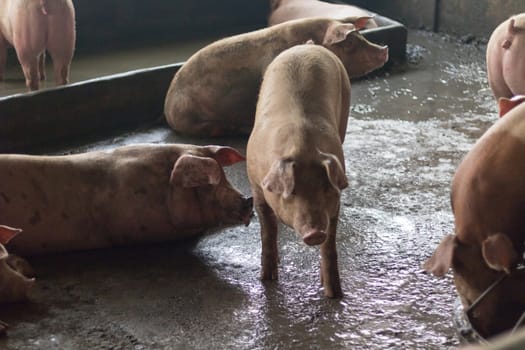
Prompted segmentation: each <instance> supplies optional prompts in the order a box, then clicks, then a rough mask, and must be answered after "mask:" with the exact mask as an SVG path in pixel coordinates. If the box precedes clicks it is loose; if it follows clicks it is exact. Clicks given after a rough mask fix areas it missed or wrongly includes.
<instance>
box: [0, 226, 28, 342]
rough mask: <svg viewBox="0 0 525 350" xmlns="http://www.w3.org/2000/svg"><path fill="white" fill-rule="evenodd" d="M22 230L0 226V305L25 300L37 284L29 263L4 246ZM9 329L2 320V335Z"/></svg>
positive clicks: (0, 326) (0, 324) (0, 323)
mask: <svg viewBox="0 0 525 350" xmlns="http://www.w3.org/2000/svg"><path fill="white" fill-rule="evenodd" d="M20 231H21V230H20V229H15V228H12V227H9V226H4V225H0V304H2V303H11V302H16V301H21V300H25V299H26V298H27V294H28V293H29V290H30V289H31V287H32V286H33V284H34V283H35V279H34V277H31V276H28V273H27V272H28V271H30V270H29V269H27V268H26V266H28V265H27V263H26V262H25V261H23V260H21V259H20V258H18V257H15V256H13V255H9V254H8V253H7V250H6V249H5V247H4V246H3V244H6V243H7V242H9V241H10V240H11V239H12V238H13V237H14V236H16V235H17V234H18V233H20ZM7 328H8V325H7V323H5V322H2V321H1V320H0V335H2V334H4V333H5V332H6V330H7Z"/></svg>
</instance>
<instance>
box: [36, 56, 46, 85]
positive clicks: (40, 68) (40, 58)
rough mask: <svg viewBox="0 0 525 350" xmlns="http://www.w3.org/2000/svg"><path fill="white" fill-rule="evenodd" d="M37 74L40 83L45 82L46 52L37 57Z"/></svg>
mask: <svg viewBox="0 0 525 350" xmlns="http://www.w3.org/2000/svg"><path fill="white" fill-rule="evenodd" d="M38 72H39V73H40V81H44V80H46V52H45V51H44V52H42V53H41V54H40V56H38Z"/></svg>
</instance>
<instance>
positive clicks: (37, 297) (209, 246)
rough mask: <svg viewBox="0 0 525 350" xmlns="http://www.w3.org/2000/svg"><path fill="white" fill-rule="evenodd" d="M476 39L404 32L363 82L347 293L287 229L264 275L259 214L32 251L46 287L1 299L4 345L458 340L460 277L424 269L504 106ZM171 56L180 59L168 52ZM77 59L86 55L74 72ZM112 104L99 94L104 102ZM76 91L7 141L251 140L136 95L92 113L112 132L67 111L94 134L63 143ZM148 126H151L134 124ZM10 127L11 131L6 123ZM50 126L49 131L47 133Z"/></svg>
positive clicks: (241, 180)
mask: <svg viewBox="0 0 525 350" xmlns="http://www.w3.org/2000/svg"><path fill="white" fill-rule="evenodd" d="M468 41H469V43H465V42H463V41H461V40H460V39H458V38H456V37H449V36H444V35H437V34H432V33H429V32H425V31H415V30H412V31H409V33H408V45H407V50H406V51H407V62H406V63H405V64H396V65H393V66H389V67H387V68H386V69H383V70H381V71H379V72H376V73H375V74H372V75H370V76H368V77H366V78H364V79H360V80H356V81H353V83H352V106H351V114H350V118H349V121H348V131H347V137H346V141H345V144H344V151H345V157H346V167H347V175H348V177H349V181H350V186H349V188H347V189H345V190H344V191H343V194H342V203H341V214H340V221H339V227H338V238H337V244H338V252H339V267H340V273H341V279H342V285H343V292H344V293H345V296H344V298H343V299H341V300H329V299H326V298H324V297H323V295H322V291H321V290H320V281H319V252H318V248H312V247H307V246H305V245H304V244H303V243H302V242H300V240H299V239H298V237H296V235H295V233H293V232H292V231H291V230H290V229H287V228H285V229H284V230H283V231H282V233H281V234H280V237H279V249H280V257H281V264H280V276H279V278H280V279H279V281H277V282H269V283H267V282H265V283H263V282H261V281H260V280H259V272H260V239H259V223H258V220H257V217H254V219H253V220H252V223H251V225H250V226H249V227H235V228H229V229H224V230H216V231H214V232H209V234H208V235H207V236H206V237H204V238H202V239H200V240H195V241H190V242H167V243H163V244H156V245H144V246H133V247H122V248H114V249H105V250H96V251H85V252H72V253H64V254H55V255H48V256H38V257H31V258H30V259H29V261H30V262H31V264H32V265H33V266H34V267H35V269H36V271H37V274H38V279H37V284H36V288H35V289H34V290H33V292H32V294H31V301H30V302H28V303H21V304H12V305H1V306H0V319H2V320H4V321H6V322H8V323H9V324H10V325H11V328H10V329H9V332H8V336H7V337H3V338H0V348H1V349H7V350H14V349H212V348H213V349H305V348H307V349H369V348H372V349H454V348H456V347H458V346H459V338H458V336H457V335H456V329H455V328H454V325H453V323H452V315H453V313H454V302H455V299H456V294H455V290H454V287H453V285H452V279H451V276H450V274H449V275H447V277H446V278H444V279H437V278H434V277H432V276H429V275H426V274H424V273H423V272H422V270H421V267H420V266H421V264H422V262H423V261H424V260H425V259H426V258H427V257H429V256H430V255H431V253H432V252H433V251H434V248H435V247H436V245H437V244H438V243H439V241H440V240H441V238H442V236H444V235H445V234H448V233H451V232H452V230H453V216H452V213H451V209H450V203H449V193H450V181H451V178H452V175H453V173H454V171H455V168H456V166H457V165H458V164H459V162H460V160H461V158H462V156H463V155H464V154H466V152H467V151H468V150H469V149H470V147H471V146H472V145H473V143H474V142H475V141H476V139H477V138H478V137H479V136H480V135H481V134H482V133H483V132H484V131H485V130H486V129H487V128H488V127H489V126H490V125H491V124H492V123H493V122H494V121H495V120H496V119H497V114H496V104H495V103H494V100H493V98H492V95H491V92H490V90H489V88H488V83H487V79H486V72H485V63H484V49H485V45H484V43H479V42H477V41H475V40H474V41H473V42H472V41H471V40H470V39H469V40H468ZM147 54H148V53H147V52H142V53H137V55H139V56H141V57H142V56H146V55H147ZM128 58H129V59H133V58H132V55H131V56H128ZM165 59H166V61H165V63H169V62H172V61H173V57H170V56H169V55H168V57H165ZM116 62H119V61H118V60H116ZM119 65H120V63H116V67H115V68H116V69H120V66H119ZM74 66H75V61H74V62H73V76H74V75H75V68H74ZM176 69H177V65H169V66H165V67H158V68H152V69H151V71H150V73H151V75H149V76H150V77H155V78H152V80H151V81H148V83H147V84H143V93H144V95H142V96H140V95H137V96H136V97H135V99H142V101H146V100H148V101H153V102H151V103H158V100H159V96H156V97H155V96H150V95H153V93H152V90H154V89H158V88H159V87H160V86H161V85H162V84H164V83H165V82H166V81H167V82H168V83H169V81H170V80H171V77H172V74H173V72H174V71H175V70H176ZM163 72H164V73H166V74H164V73H163ZM139 74H140V73H139V72H135V73H133V72H132V73H126V74H124V75H119V76H115V77H112V78H110V79H113V80H117V79H124V80H122V84H120V85H117V86H118V87H117V88H118V89H122V92H124V91H125V89H126V88H127V87H129V86H130V85H131V83H132V82H133V81H134V79H137V78H138V77H139ZM125 79H128V82H127V83H125ZM92 83H95V84H100V85H98V87H97V88H96V89H95V91H92V90H89V89H88V90H87V92H86V94H85V96H86V99H89V97H90V96H95V94H98V95H101V96H104V95H105V94H106V93H105V92H104V91H108V90H111V86H105V84H106V85H107V84H110V82H108V81H107V80H106V79H98V80H96V81H93V82H92ZM20 84H21V86H19V88H20V89H23V82H21V83H20ZM82 84H83V83H79V86H82ZM0 86H1V85H0ZM75 86H76V85H73V87H64V88H57V89H50V90H48V91H44V92H42V93H34V94H27V95H20V96H17V97H16V98H19V99H20V103H19V104H18V105H16V106H15V105H10V104H9V103H14V102H10V100H11V98H10V97H7V98H5V99H3V100H0V118H4V115H7V114H5V113H6V111H11V112H13V111H17V112H19V111H20V110H19V109H18V108H34V107H35V106H38V105H40V106H44V107H45V108H51V106H49V104H46V101H45V99H44V98H43V97H41V94H45V93H53V94H54V93H57V94H58V93H60V94H62V93H63V94H65V95H66V94H67V93H68V92H67V91H66V90H67V89H69V88H75ZM84 87H85V86H84ZM77 88H78V87H77ZM0 89H1V88H0ZM108 94H109V92H108ZM39 99H40V100H39ZM160 100H163V97H161V98H160ZM108 101H109V100H108V97H106V98H103V99H101V100H96V101H91V102H89V103H98V104H99V105H100V106H103V105H104V104H105V103H109V102H108ZM155 101H157V102H155ZM75 103H76V104H78V106H77V107H76V108H77V109H76V112H75V113H73V114H72V115H69V116H66V115H65V114H60V112H61V110H63V108H62V109H61V108H60V106H58V107H57V106H55V107H54V108H55V109H54V110H53V113H51V114H53V115H54V116H56V118H57V119H56V120H57V121H56V123H54V124H53V123H51V125H50V124H49V123H44V124H39V123H41V122H42V116H38V115H35V116H34V118H32V119H28V120H26V121H23V122H21V121H20V120H16V119H11V120H8V121H6V122H5V123H4V124H3V125H2V128H1V129H0V132H1V133H2V134H1V137H0V142H1V150H2V151H3V152H6V151H19V150H24V151H27V152H31V153H53V154H60V153H70V152H82V151H87V150H97V149H107V148H113V147H116V146H120V145H125V144H132V143H138V142H153V143H171V142H177V143H179V142H182V143H195V144H210V143H213V144H224V145H230V146H233V147H236V148H238V149H239V150H241V152H245V146H246V140H247V139H246V138H228V139H199V138H189V137H182V136H180V135H177V134H175V133H173V132H172V131H171V130H170V129H168V128H167V127H166V126H165V125H164V124H163V123H158V122H157V118H156V117H155V118H152V119H149V120H147V121H146V120H142V119H141V117H140V115H141V114H142V113H144V111H143V110H140V109H138V108H135V109H136V110H135V112H136V113H134V114H130V115H129V116H126V115H119V116H114V117H115V118H116V119H118V120H119V121H118V122H117V123H112V122H110V121H108V120H107V119H108V115H103V114H102V113H101V114H99V115H96V114H94V115H90V116H88V118H87V119H89V118H92V119H91V121H92V123H97V124H98V125H99V126H100V127H103V128H104V129H105V130H106V132H104V133H103V134H102V136H101V133H100V132H98V131H97V132H96V134H95V131H90V130H93V129H90V128H91V126H92V123H90V122H89V120H88V121H80V120H79V121H78V122H77V121H75V123H69V124H68V127H69V126H71V127H69V132H71V133H73V132H74V130H84V133H83V135H84V136H83V137H82V138H80V136H79V134H74V136H73V137H72V138H71V137H70V138H69V140H68V139H67V138H65V136H66V135H65V134H62V131H61V129H64V128H63V127H62V126H61V125H62V124H61V123H63V122H64V120H65V119H64V118H77V117H78V116H80V115H82V114H83V111H82V105H83V103H87V102H84V100H82V99H80V100H75ZM44 107H42V108H44ZM130 109H131V110H133V109H134V108H130ZM48 112H49V110H48ZM48 114H49V113H48ZM129 119H132V120H131V121H130V120H129ZM73 120H76V119H73ZM127 122H129V124H126V123H127ZM137 123H140V124H141V126H140V127H134V126H133V125H134V124H137ZM75 124H76V125H78V127H75ZM8 127H12V128H13V129H11V131H6V128H8ZM42 128H45V129H42ZM130 128H132V129H133V130H131V131H130ZM108 129H109V130H108ZM66 131H67V130H66ZM44 133H49V135H48V136H49V137H51V136H52V137H53V140H51V141H53V142H50V143H49V142H44V141H46V140H42V139H41V138H39V135H41V134H44ZM86 133H87V134H88V135H89V134H91V136H89V137H87V138H86V137H85V136H86ZM20 140H23V142H21V141H20ZM47 141H50V140H47ZM226 170H227V176H228V178H229V179H230V181H231V182H232V184H233V185H234V186H236V187H237V188H239V189H240V190H241V191H242V192H243V193H245V194H248V193H249V185H248V181H247V177H246V172H245V164H237V165H234V166H232V167H230V168H227V169H226Z"/></svg>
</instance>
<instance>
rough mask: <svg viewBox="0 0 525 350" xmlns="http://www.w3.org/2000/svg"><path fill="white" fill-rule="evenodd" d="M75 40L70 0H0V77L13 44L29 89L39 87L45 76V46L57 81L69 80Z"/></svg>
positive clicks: (0, 78)
mask: <svg viewBox="0 0 525 350" xmlns="http://www.w3.org/2000/svg"><path fill="white" fill-rule="evenodd" d="M75 40H76V33H75V8H74V6H73V2H72V1H71V0H25V1H22V0H0V80H2V79H4V75H5V66H6V60H7V47H8V46H13V47H14V48H15V50H16V54H17V56H18V60H19V61H20V64H21V66H22V70H23V71H24V76H25V80H26V86H27V88H28V89H29V90H38V89H39V88H40V80H44V79H45V52H46V50H47V51H48V52H49V54H50V55H51V58H52V60H53V68H54V72H55V81H56V84H57V85H64V84H67V83H68V82H69V71H70V65H71V60H72V58H73V51H74V49H75Z"/></svg>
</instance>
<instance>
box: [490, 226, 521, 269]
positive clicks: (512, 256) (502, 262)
mask: <svg viewBox="0 0 525 350" xmlns="http://www.w3.org/2000/svg"><path fill="white" fill-rule="evenodd" d="M481 253H482V254H483V259H485V262H486V263H487V265H488V266H489V267H490V268H491V269H493V270H496V271H505V272H506V273H510V270H511V269H512V268H513V267H514V266H515V265H516V263H517V262H518V259H519V258H518V254H517V253H516V250H515V249H514V245H513V244H512V241H511V240H510V238H509V237H508V236H507V235H505V234H503V233H496V234H494V235H490V236H489V237H488V238H487V239H485V240H484V241H483V243H482V246H481Z"/></svg>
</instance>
